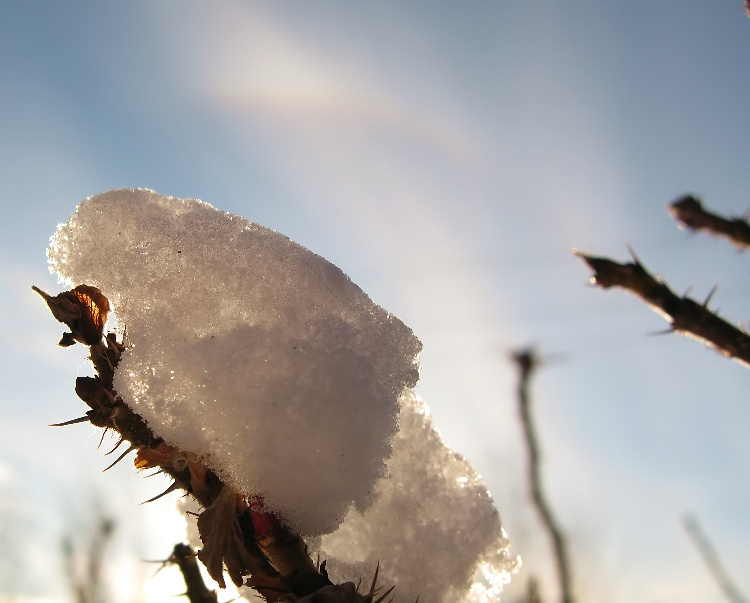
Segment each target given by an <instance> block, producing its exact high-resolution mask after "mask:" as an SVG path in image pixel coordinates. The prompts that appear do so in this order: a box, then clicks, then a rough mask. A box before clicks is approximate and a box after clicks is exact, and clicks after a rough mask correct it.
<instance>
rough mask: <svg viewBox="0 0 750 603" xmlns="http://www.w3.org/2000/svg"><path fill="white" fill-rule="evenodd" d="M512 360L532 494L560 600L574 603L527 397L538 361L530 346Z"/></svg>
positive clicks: (532, 594) (533, 597)
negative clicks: (548, 545)
mask: <svg viewBox="0 0 750 603" xmlns="http://www.w3.org/2000/svg"><path fill="white" fill-rule="evenodd" d="M512 358H513V360H514V361H515V363H516V365H517V366H518V369H519V373H520V375H519V382H518V403H519V407H520V411H521V423H522V425H523V434H524V442H525V444H526V450H527V454H528V458H529V465H528V469H529V473H528V476H529V483H530V484H531V496H532V499H533V501H534V505H535V506H536V508H537V511H538V512H539V515H540V516H541V519H542V523H543V524H544V528H545V530H546V531H547V533H548V534H549V535H550V538H551V539H552V546H553V550H554V554H555V562H556V564H557V573H558V577H559V579H560V593H561V598H562V601H563V603H573V602H574V601H575V599H574V597H573V587H572V576H571V571H570V561H569V559H568V553H567V543H566V540H565V537H564V535H563V533H562V530H561V529H560V527H559V525H558V524H557V521H556V520H555V517H554V515H553V514H552V510H551V508H550V505H549V503H548V502H547V499H546V497H545V496H544V492H543V490H542V480H541V470H540V465H541V458H540V457H541V454H540V452H539V444H538V442H537V437H536V430H535V428H534V422H533V420H532V418H531V408H530V407H531V399H530V397H529V381H530V379H531V375H532V373H533V372H534V369H536V368H537V366H538V365H539V357H538V356H537V354H536V352H535V351H534V350H532V349H524V350H519V351H517V352H514V353H513V355H512ZM529 600H530V601H538V600H539V593H538V589H537V588H536V584H533V586H532V585H530V591H529Z"/></svg>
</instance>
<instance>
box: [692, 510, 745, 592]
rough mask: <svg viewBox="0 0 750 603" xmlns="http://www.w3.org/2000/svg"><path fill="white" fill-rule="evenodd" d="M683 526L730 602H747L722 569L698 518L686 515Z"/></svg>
mask: <svg viewBox="0 0 750 603" xmlns="http://www.w3.org/2000/svg"><path fill="white" fill-rule="evenodd" d="M682 523H683V525H684V526H685V531H686V532H687V533H688V536H689V537H690V540H691V541H692V543H693V544H694V545H695V548H696V549H698V552H699V553H700V555H701V557H702V558H703V562H704V563H705V564H706V567H708V570H709V571H710V572H711V575H712V576H713V578H714V580H716V583H717V584H718V585H719V588H720V589H721V592H723V593H724V596H725V597H726V598H727V600H728V601H730V602H731V603H749V601H748V599H747V598H746V597H745V596H744V595H743V594H742V593H741V592H740V590H739V589H738V588H737V587H736V586H735V585H734V583H733V582H732V579H731V578H730V577H729V574H728V573H727V571H726V570H725V569H724V565H723V564H722V563H721V560H720V559H719V555H718V554H717V553H716V549H715V548H714V546H713V544H711V541H710V540H709V538H708V536H706V534H705V532H704V531H703V529H702V528H701V526H700V523H698V518H697V517H695V516H694V515H686V516H685V517H684V518H683V520H682Z"/></svg>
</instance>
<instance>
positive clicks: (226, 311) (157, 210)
mask: <svg viewBox="0 0 750 603" xmlns="http://www.w3.org/2000/svg"><path fill="white" fill-rule="evenodd" d="M48 258H49V262H50V267H51V269H52V270H53V271H54V272H57V273H58V274H59V275H60V277H61V278H62V279H64V280H65V281H66V282H67V283H68V284H71V285H73V284H75V285H77V284H81V283H86V284H89V285H94V286H96V287H99V288H100V289H101V290H102V292H103V293H104V294H105V295H106V296H107V297H108V298H109V299H110V301H111V303H112V305H113V308H114V311H115V313H116V316H117V319H118V321H119V324H122V325H124V326H125V327H126V328H127V337H128V343H129V345H130V347H129V348H128V350H127V352H126V353H125V354H124V355H123V359H122V362H121V364H120V366H119V367H118V370H117V374H116V378H115V384H114V385H115V389H116V390H117V391H118V393H119V394H120V395H121V396H122V398H123V400H124V401H125V402H126V403H127V404H128V405H130V406H131V407H132V408H134V409H135V410H136V412H138V413H139V414H140V415H141V416H142V417H143V418H144V419H145V420H146V421H147V422H148V424H149V425H150V426H151V428H152V429H153V431H154V432H155V433H157V434H158V435H159V436H161V437H162V438H164V439H165V440H166V441H167V442H169V443H170V444H173V445H176V446H178V447H180V448H181V449H183V450H186V451H190V452H193V453H196V454H199V455H204V456H205V457H206V460H207V462H208V464H209V465H210V466H211V467H212V468H213V469H214V470H216V471H217V472H218V473H219V475H220V476H221V477H222V478H223V479H224V480H225V481H226V482H228V483H229V484H230V485H232V486H233V487H234V488H235V489H236V490H237V491H239V492H243V493H248V494H256V495H261V496H262V497H263V498H264V501H265V504H266V505H267V506H268V507H269V508H270V509H272V510H274V511H276V512H278V513H279V514H280V515H281V516H282V517H283V518H284V520H285V521H286V522H287V523H288V524H289V525H290V527H292V528H293V529H295V530H297V531H298V532H299V533H301V534H308V535H309V534H322V533H327V532H330V531H332V530H334V529H335V528H336V527H337V526H338V525H339V523H340V522H341V520H342V519H343V516H344V514H345V513H346V511H347V509H348V508H349V507H350V506H351V505H352V504H353V505H354V506H355V507H356V508H359V509H363V510H364V509H366V508H367V507H368V506H369V505H370V503H371V502H372V497H373V493H374V484H375V482H376V480H377V479H378V478H379V477H381V475H382V474H383V469H384V462H385V460H386V459H387V458H388V457H389V456H390V453H391V444H390V440H391V438H392V436H393V435H394V434H395V433H396V430H397V415H398V408H399V407H398V397H399V395H400V394H401V393H402V392H403V391H404V389H405V388H410V387H413V386H414V385H415V383H416V381H417V378H418V367H417V364H416V357H417V354H418V353H419V351H420V349H421V344H420V342H419V340H418V339H417V338H416V337H415V336H414V334H413V333H412V331H411V330H410V329H409V328H408V327H406V326H405V325H404V324H403V323H402V322H401V321H399V320H398V319H397V318H395V317H394V316H392V315H391V314H389V313H388V312H386V311H385V310H384V309H383V308H381V307H379V306H377V305H376V304H374V303H373V302H372V301H371V300H370V299H369V298H368V297H367V295H365V293H364V292H363V291H362V290H361V289H360V288H359V287H357V286H356V285H355V284H354V283H352V281H351V280H350V279H349V278H348V277H347V276H346V275H345V274H344V273H343V272H342V271H341V270H339V269H338V268H337V267H336V266H334V265H333V264H331V263H329V262H328V261H326V260H325V259H323V258H322V257H320V256H318V255H316V254H314V253H312V252H311V251H309V250H307V249H305V248H304V247H302V246H300V245H298V244H296V243H294V242H293V241H291V240H290V239H289V238H287V237H285V236H283V235H281V234H279V233H277V232H274V231H272V230H270V229H268V228H265V227H263V226H260V225H258V224H253V223H251V222H249V221H247V220H245V219H244V218H242V217H240V216H236V215H232V214H228V213H225V212H222V211H219V210H217V209H215V208H214V207H212V206H211V205H209V204H207V203H203V202H201V201H196V200H192V199H175V198H171V197H165V196H162V195H159V194H157V193H155V192H153V191H148V190H125V189H121V190H115V191H110V192H107V193H103V194H101V195H96V196H94V197H90V198H88V199H86V200H84V201H83V202H82V203H81V204H80V205H79V206H78V208H77V210H76V212H75V214H74V215H73V216H72V217H71V219H70V221H69V222H68V223H67V224H63V225H60V226H59V227H58V230H57V232H56V233H55V235H54V236H53V237H52V241H51V244H50V248H49V250H48Z"/></svg>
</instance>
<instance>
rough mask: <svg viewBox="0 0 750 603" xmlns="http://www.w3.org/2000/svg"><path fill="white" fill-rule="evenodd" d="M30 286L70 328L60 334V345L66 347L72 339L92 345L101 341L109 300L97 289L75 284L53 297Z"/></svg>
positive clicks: (53, 313) (55, 315)
mask: <svg viewBox="0 0 750 603" xmlns="http://www.w3.org/2000/svg"><path fill="white" fill-rule="evenodd" d="M32 289H33V290H34V291H36V292H37V293H38V294H39V295H41V296H42V297H43V298H44V300H45V301H46V302H47V305H48V306H49V309H50V310H51V312H52V315H53V316H54V317H55V318H56V319H57V320H58V321H60V322H62V323H64V324H66V325H67V326H68V328H69V329H70V330H71V332H70V333H65V334H64V335H63V338H62V339H61V340H60V345H62V346H69V345H73V343H75V342H76V341H80V342H81V343H83V344H86V345H96V344H97V343H99V342H100V341H101V340H102V336H103V335H104V323H105V322H106V321H107V314H108V313H109V300H108V299H107V298H106V296H105V295H104V294H103V293H102V292H101V291H100V290H99V289H97V288H96V287H92V286H91V285H78V286H77V287H76V288H75V289H72V290H70V291H64V292H63V293H60V294H59V295H55V296H52V295H49V294H48V293H45V292H44V291H42V290H41V289H39V288H38V287H32Z"/></svg>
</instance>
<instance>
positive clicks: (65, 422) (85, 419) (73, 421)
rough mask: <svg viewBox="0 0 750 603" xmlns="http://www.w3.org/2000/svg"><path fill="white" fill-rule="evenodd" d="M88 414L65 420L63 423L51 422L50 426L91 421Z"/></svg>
mask: <svg viewBox="0 0 750 603" xmlns="http://www.w3.org/2000/svg"><path fill="white" fill-rule="evenodd" d="M90 420H91V419H90V418H89V416H88V415H84V416H83V417H78V418H77V419H71V420H70V421H64V422H62V423H50V424H49V425H48V427H64V426H65V425H73V424H74V423H83V422H85V421H90Z"/></svg>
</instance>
